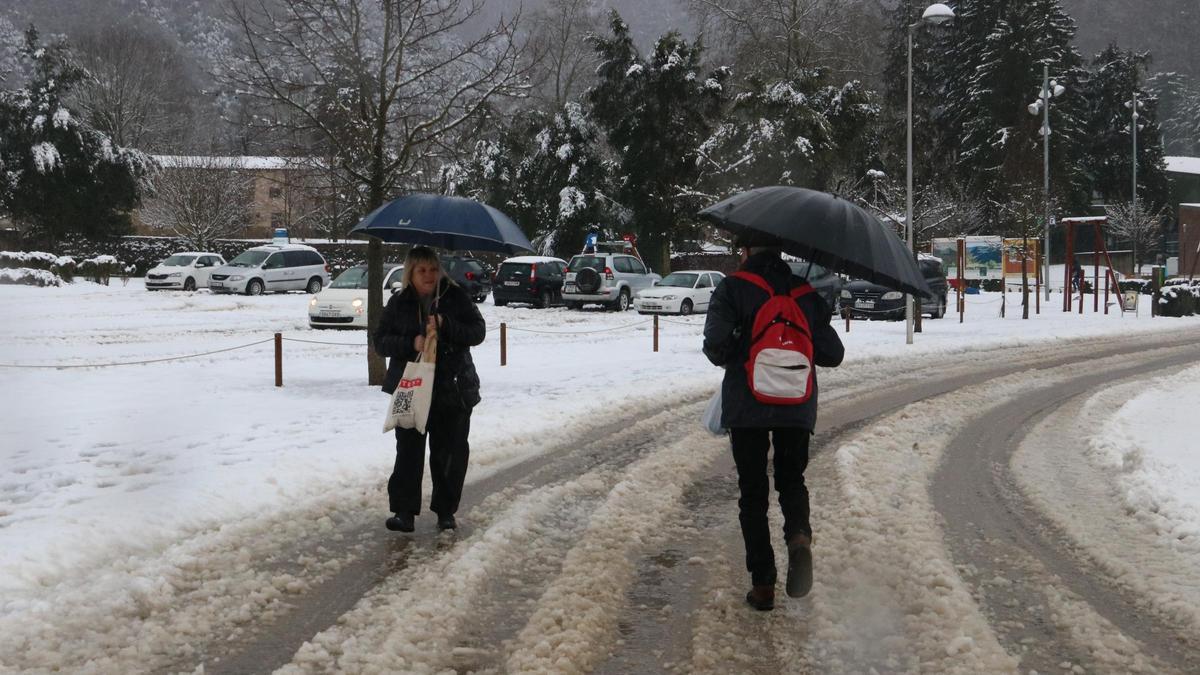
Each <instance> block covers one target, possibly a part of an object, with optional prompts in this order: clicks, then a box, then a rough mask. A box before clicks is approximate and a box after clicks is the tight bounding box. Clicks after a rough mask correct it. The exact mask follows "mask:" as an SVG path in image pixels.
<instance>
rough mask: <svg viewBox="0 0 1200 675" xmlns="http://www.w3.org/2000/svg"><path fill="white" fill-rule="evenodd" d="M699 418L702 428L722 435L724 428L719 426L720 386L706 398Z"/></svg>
mask: <svg viewBox="0 0 1200 675" xmlns="http://www.w3.org/2000/svg"><path fill="white" fill-rule="evenodd" d="M700 420H701V421H702V422H703V423H704V428H705V429H708V431H709V432H710V433H712V434H715V435H717V436H723V435H724V434H725V431H726V430H725V429H724V428H723V427H722V426H721V388H720V387H717V391H716V393H715V394H713V395H712V398H710V399H708V406H707V407H705V408H704V415H702V416H701V418H700Z"/></svg>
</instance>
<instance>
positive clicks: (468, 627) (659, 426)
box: [208, 336, 1178, 672]
mask: <svg viewBox="0 0 1200 675" xmlns="http://www.w3.org/2000/svg"><path fill="white" fill-rule="evenodd" d="M1141 339H1142V340H1143V341H1144V340H1145V337H1144V336H1143V337H1142V338H1141ZM1176 339H1178V338H1176ZM1115 342H1118V343H1119V344H1113V345H1112V346H1107V347H1106V346H1101V347H1100V348H1098V350H1097V351H1103V350H1105V349H1108V350H1110V351H1112V352H1114V353H1115V352H1117V351H1120V350H1121V349H1126V348H1127V346H1126V345H1127V344H1134V343H1135V341H1134V340H1133V339H1130V340H1127V341H1115ZM1079 351H1080V350H1079V349H1078V347H1070V346H1062V347H1060V348H1056V349H1043V350H1042V353H1038V354H1035V355H1032V356H1027V357H1026V358H1018V359H1015V360H1013V361H1011V362H1008V363H1007V364H1006V365H1003V366H994V367H991V368H984V369H979V368H978V365H977V356H975V355H971V354H963V355H954V356H952V357H949V361H950V363H951V365H952V366H955V367H957V368H958V369H959V370H960V371H961V372H960V374H955V375H949V376H945V375H943V376H941V377H938V378H934V379H932V380H927V381H920V380H912V379H907V380H904V384H903V385H902V386H900V387H896V388H891V389H889V390H888V391H885V392H883V393H879V392H878V391H876V390H874V389H873V388H871V387H862V388H861V389H860V388H853V389H860V390H859V391H853V393H851V394H848V395H845V396H842V397H838V398H832V397H831V401H830V402H829V403H826V404H823V412H822V418H823V423H829V422H830V421H831V420H832V422H833V424H832V426H834V427H835V429H834V430H833V433H834V435H836V434H837V433H841V432H844V431H846V430H850V429H852V428H855V427H857V426H859V425H861V424H863V423H864V422H866V421H867V420H870V419H872V418H874V417H877V416H879V415H881V414H883V413H885V412H887V411H890V410H894V409H896V408H898V407H902V406H903V405H906V404H907V403H911V402H913V401H917V400H922V399H923V398H929V397H931V396H935V395H938V394H942V393H946V392H948V391H952V390H954V389H955V388H958V387H962V386H966V385H968V384H976V383H978V382H980V381H981V380H985V379H987V378H990V377H997V376H1000V375H1003V374H1007V373H1011V372H1015V371H1018V370H1021V369H1023V368H1029V367H1034V366H1036V365H1037V364H1039V363H1040V364H1043V367H1044V366H1045V365H1049V364H1053V365H1061V364H1063V363H1067V362H1071V361H1073V360H1079V361H1082V360H1085V359H1087V358H1094V357H1095V356H1094V354H1095V352H1093V354H1092V355H1090V356H1080V355H1079ZM1017 354H1018V355H1020V352H1019V351H1018V352H1017ZM993 362H994V361H993ZM948 372H955V369H954V368H950V369H949V371H948ZM863 392H866V393H863ZM700 407H701V404H700V403H699V402H694V403H687V404H685V405H683V406H681V407H680V408H679V409H675V410H669V411H661V408H660V409H655V410H651V411H650V412H649V413H647V414H646V415H643V416H641V417H640V418H638V419H637V420H636V421H634V422H633V423H631V424H626V425H624V426H617V425H616V424H614V425H613V426H612V427H609V428H607V429H605V430H604V431H602V432H598V431H597V428H596V427H595V426H593V427H592V428H591V429H587V430H582V431H581V434H580V435H581V436H583V437H584V438H586V439H587V440H585V441H584V442H582V443H580V444H577V445H572V444H563V445H562V446H561V447H559V448H557V449H555V450H552V451H551V452H549V453H547V454H545V455H541V456H539V457H536V458H534V459H532V460H528V461H526V462H524V463H522V464H520V465H517V466H514V467H511V468H509V469H507V470H504V471H500V472H498V473H497V474H496V475H494V476H492V477H490V478H488V479H485V480H481V481H479V482H477V483H474V484H472V485H471V486H470V487H469V488H468V491H467V492H468V502H467V503H464V510H466V507H469V506H470V502H471V501H474V506H475V507H476V508H472V509H471V510H470V511H468V512H467V513H468V518H467V519H466V520H467V522H466V524H465V526H464V527H463V528H462V529H461V530H460V531H459V533H458V535H457V539H458V540H461V539H463V538H464V537H470V536H472V535H473V534H475V533H476V532H477V531H482V530H486V528H487V527H488V526H489V519H490V515H489V514H490V513H491V512H492V511H495V510H496V509H498V508H500V507H502V506H503V505H504V504H506V503H509V502H511V501H512V500H513V499H516V498H517V497H518V496H519V495H520V494H522V493H523V492H525V491H530V490H536V489H539V488H540V487H545V486H547V485H553V484H556V483H557V482H561V481H563V480H569V479H571V478H574V477H577V476H579V475H581V473H586V472H592V471H597V470H601V471H602V470H604V469H603V467H608V468H614V467H620V466H624V465H627V464H629V463H630V462H633V461H637V460H638V459H639V458H641V457H644V456H646V455H648V454H650V453H655V452H657V451H656V449H655V446H656V444H658V443H659V442H660V439H661V438H683V437H688V436H689V434H690V432H692V431H693V429H694V428H695V427H696V426H697V425H696V424H695V421H694V418H696V417H698V415H699V410H700ZM693 408H694V410H692V409H693ZM839 410H845V411H846V412H845V413H839V412H837V411H839ZM688 411H691V412H688ZM692 412H694V414H691V413H692ZM680 413H684V414H683V415H681V414H680ZM842 414H844V415H845V416H844V417H842V416H841V415H842ZM672 420H675V421H677V422H678V423H673V422H672ZM680 420H682V421H680ZM613 421H614V422H616V420H615V419H614V420H613ZM826 433H828V432H826ZM588 437H590V438H588ZM692 437H693V438H694V439H696V442H700V439H702V438H703V437H702V436H700V437H697V436H692ZM721 442H722V443H727V441H724V440H722V441H721ZM826 445H828V440H825V441H821V440H818V441H817V442H815V443H814V447H815V448H817V449H818V450H817V452H816V453H814V459H817V458H818V457H819V455H820V448H821V447H823V446H826ZM723 463H725V464H724V465H723ZM820 465H821V461H820V460H818V461H817V462H816V464H815V465H814V467H813V469H810V473H813V475H816V473H817V472H819V471H820V470H821V467H820ZM733 475H734V474H733V472H732V463H731V461H728V458H727V457H725V458H722V459H718V461H717V462H715V463H714V464H713V467H712V468H711V469H710V470H708V471H707V472H705V475H701V476H699V477H697V482H696V483H694V484H688V485H687V487H686V488H685V489H684V491H683V493H682V494H683V495H684V496H683V497H682V498H681V501H680V503H681V504H683V505H684V506H685V510H684V511H683V512H681V513H682V515H679V516H678V518H679V522H680V523H682V524H683V525H685V526H686V527H683V529H678V530H677V529H674V528H673V527H671V526H672V525H673V523H672V522H671V517H668V518H666V519H665V520H664V521H663V524H664V527H665V528H666V529H663V530H661V531H660V530H655V529H653V528H652V531H650V532H649V533H648V534H647V535H646V537H647V538H646V539H645V540H644V542H643V545H642V546H641V548H638V547H634V548H628V549H627V550H626V554H627V555H629V556H632V557H633V563H632V569H633V571H632V572H631V573H630V577H631V579H632V581H631V583H630V585H629V586H628V589H627V596H626V598H625V599H624V601H623V604H622V603H618V604H617V605H612V604H611V603H610V604H609V606H607V607H606V608H605V610H604V611H606V612H609V613H612V614H613V615H614V616H617V617H618V618H617V619H615V621H614V624H613V625H614V626H615V628H614V635H616V636H617V637H616V639H617V640H621V642H619V643H617V642H614V643H613V644H612V645H609V650H608V652H610V653H612V654H617V655H618V658H617V659H616V660H614V661H613V662H612V665H611V666H609V665H606V664H604V662H603V659H604V657H605V654H600V655H598V656H596V657H594V658H593V659H592V660H593V661H598V662H600V667H601V669H605V668H611V670H609V672H619V671H620V670H621V668H619V666H620V665H621V664H622V663H633V664H635V665H636V664H649V663H653V664H655V666H656V667H660V668H668V667H669V668H679V669H702V668H700V667H701V666H703V665H704V663H703V661H704V658H702V657H698V656H697V654H699V653H700V648H701V647H702V646H705V645H706V644H712V642H711V640H709V641H707V642H706V641H705V636H704V633H703V631H702V630H700V629H699V628H698V627H697V626H698V625H699V621H697V620H696V619H695V618H692V617H695V616H699V617H704V616H708V615H720V616H724V617H726V618H728V619H733V620H735V621H741V619H742V618H743V616H744V612H743V611H742V610H743V609H744V601H743V600H742V598H741V595H742V594H744V588H743V586H744V585H745V583H746V582H745V580H744V578H743V577H744V576H745V573H744V571H742V565H741V555H742V553H741V547H740V533H739V532H738V530H737V526H736V488H734V491H733V493H732V498H730V493H729V491H728V489H726V490H725V492H724V493H722V494H723V496H722V497H721V498H717V499H714V500H712V504H710V507H711V509H712V510H713V511H714V513H713V514H712V516H711V517H709V516H702V515H701V514H703V512H704V511H705V509H701V513H700V514H691V515H690V516H689V514H688V513H687V511H688V510H690V507H691V505H689V501H688V500H689V499H691V498H692V497H689V495H693V494H696V495H703V494H704V490H703V489H702V488H700V487H699V486H703V485H706V484H708V483H706V481H708V480H709V478H711V477H712V476H718V477H720V480H724V481H731V480H733V478H732V477H733ZM716 484H718V485H720V484H722V483H720V482H718V483H716ZM723 484H724V485H725V486H726V488H728V486H729V485H730V483H728V482H726V483H723ZM693 490H696V492H693ZM489 493H492V494H490V495H489ZM475 495H489V496H486V497H483V498H480V497H476V496H475ZM705 518H709V519H708V520H705ZM773 519H774V520H773V522H778V513H777V512H776V513H775V514H774V515H773ZM370 520H371V522H370V523H366V521H365V520H364V521H363V523H364V524H363V525H362V526H361V528H359V529H357V530H355V531H353V532H350V533H345V532H343V533H342V534H343V535H346V536H348V538H349V539H350V540H352V541H362V542H366V543H364V544H363V546H364V551H363V553H362V555H361V556H359V557H358V559H357V560H356V561H354V562H352V563H351V564H350V565H347V566H346V567H344V568H343V570H342V571H341V572H340V573H339V574H337V575H335V577H334V578H333V579H332V580H330V581H329V582H326V583H323V584H320V585H319V587H318V588H317V589H315V590H314V591H313V592H310V593H307V594H305V595H304V597H302V598H300V599H299V601H298V602H297V603H296V610H295V611H293V612H291V613H289V614H288V616H285V617H284V618H283V619H282V620H281V621H279V622H277V623H276V625H274V626H271V627H270V628H269V630H264V631H262V632H261V633H260V634H259V636H258V637H257V638H255V639H251V640H248V641H244V642H242V643H240V644H239V645H238V648H237V649H235V650H233V653H232V654H229V655H228V658H223V659H222V660H221V661H219V662H213V663H211V664H210V665H209V668H208V670H210V671H212V672H252V671H253V672H257V671H261V670H264V669H271V668H274V667H276V666H278V665H283V664H284V663H287V662H288V661H289V660H290V659H291V658H292V657H293V655H295V654H296V650H297V648H298V647H299V646H300V645H301V644H303V643H304V642H305V641H306V640H308V639H309V638H310V637H312V636H313V635H314V634H317V633H319V632H320V631H321V630H323V629H324V628H326V627H328V626H331V625H333V624H334V622H335V621H337V619H338V617H340V616H341V615H342V614H343V613H345V612H346V611H347V610H348V609H349V608H350V607H352V606H353V605H354V604H355V602H357V601H358V600H359V599H360V598H361V597H363V596H364V595H365V594H367V593H368V592H369V591H370V590H371V589H372V588H375V587H377V586H379V585H380V584H381V583H382V581H383V580H384V579H386V578H388V577H389V575H391V576H395V575H397V574H401V575H404V574H409V575H410V576H411V573H413V566H414V565H417V566H427V565H429V564H430V563H429V561H428V560H427V557H428V556H430V555H432V556H433V557H437V555H438V554H439V553H440V554H442V555H444V554H445V553H446V551H445V549H446V548H447V547H448V546H449V545H451V543H452V542H453V541H454V539H451V540H450V543H447V542H446V541H445V538H444V537H432V536H425V535H423V534H420V533H419V534H418V536H416V537H413V538H412V540H411V543H405V544H402V545H397V544H396V541H397V540H395V539H391V538H388V539H383V538H381V537H380V536H379V532H378V530H379V527H378V523H374V519H373V518H372V519H370ZM472 523H474V526H472ZM706 523H707V525H706ZM713 523H724V525H723V526H720V529H719V530H718V531H715V532H714V531H713V530H711V529H708V528H709V527H710V526H711V524H713ZM561 524H562V526H563V527H564V528H565V529H566V531H565V532H563V535H564V536H563V537H562V538H561V539H558V540H555V542H554V545H553V546H552V548H556V549H560V550H561V549H563V547H565V546H568V545H569V543H570V542H571V540H572V539H573V538H574V539H578V537H579V536H581V535H579V533H578V528H579V527H580V526H581V523H580V522H579V521H571V520H570V519H567V520H563V521H562V523H561ZM431 539H432V540H433V543H430V540H431ZM713 539H717V540H719V541H720V542H721V546H722V548H719V549H718V551H717V553H716V554H715V555H714V554H713V548H714V547H713ZM401 541H407V540H401ZM324 543H326V544H327V543H328V542H324ZM314 548H316V546H315V545H314ZM572 550H573V549H572ZM698 551H699V552H702V553H701V554H700V555H696V552H698ZM567 554H568V555H569V554H570V550H568V551H567ZM818 565H819V563H818ZM781 569H782V568H781ZM533 570H534V568H533V567H532V566H531V570H530V572H529V573H528V574H517V575H515V576H514V575H509V576H505V577H504V580H503V581H502V582H497V583H496V584H495V585H491V584H489V585H487V586H485V587H484V588H485V591H484V594H485V595H489V596H490V595H491V594H493V593H498V594H499V595H498V596H497V597H495V598H488V599H485V600H482V601H481V603H482V604H481V605H480V607H481V610H480V612H479V614H478V615H477V616H475V617H471V618H470V619H469V620H468V621H467V623H466V624H465V626H464V627H463V633H462V636H461V637H460V638H459V639H458V641H457V644H456V647H455V650H456V651H455V653H456V656H455V662H454V667H456V669H462V670H470V669H478V670H483V671H487V670H489V669H490V670H502V669H503V667H502V666H500V662H501V661H502V660H503V659H505V658H512V657H513V654H519V653H520V649H519V648H517V647H515V646H514V645H515V644H516V643H515V642H514V639H515V638H516V637H518V636H519V634H520V633H521V632H522V628H521V627H520V626H519V624H521V620H522V619H521V617H530V616H534V615H536V613H537V611H538V610H537V608H536V607H531V606H530V605H531V601H533V602H534V604H536V602H537V601H535V600H534V597H533V596H534V595H536V594H537V590H538V589H543V588H547V587H553V586H554V584H555V583H556V582H555V579H556V578H557V575H558V574H559V573H560V571H561V570H559V571H555V570H556V568H555V567H554V564H553V563H550V562H546V561H543V562H542V563H540V567H537V568H536V573H535V572H534V571H533ZM739 580H740V581H739ZM506 589H507V590H506ZM664 589H666V590H664ZM676 589H678V590H676ZM539 597H540V596H539ZM643 605H644V606H645V609H646V610H648V611H631V610H637V609H640V608H641V606H643ZM693 607H698V608H699V609H697V610H695V611H691V610H690V608H693ZM735 611H736V612H738V614H737V615H736V616H733V617H731V616H730V615H731V614H732V613H734V612H735ZM798 611H802V610H797V612H798ZM797 612H793V611H786V612H780V610H779V609H777V610H776V612H774V613H773V616H772V617H771V618H769V619H766V622H767V623H770V624H774V623H779V622H781V621H790V623H789V624H788V625H789V627H790V628H795V629H796V630H795V631H790V632H791V633H792V634H794V635H803V634H804V632H805V630H804V629H805V627H806V624H805V623H803V622H799V623H797V622H798V621H800V615H799V614H798V613H797ZM785 615H790V616H789V617H788V618H786V619H785V618H784V617H785ZM662 616H669V617H670V618H668V619H663V618H661V617H662ZM485 617H492V618H493V619H498V618H503V620H488V619H485ZM630 617H632V618H630ZM645 617H657V618H654V619H653V622H654V625H653V626H651V625H650V624H649V623H647V621H644V620H643V618H645ZM750 634H751V635H756V634H757V633H756V632H754V631H751V633H750ZM710 637H711V636H710ZM664 639H665V643H664ZM774 639H775V640H776V642H777V643H778V642H779V640H780V639H782V638H780V637H779V636H778V635H776V637H775V638H774ZM656 645H657V646H656ZM745 646H746V644H745V642H744V640H743V641H742V643H741V644H739V645H738V647H739V648H742V649H744V648H745ZM777 646H780V647H782V648H786V649H785V650H784V651H785V652H787V653H786V659H785V660H786V661H787V665H788V667H789V668H792V669H795V668H797V667H798V664H800V663H803V662H806V657H805V658H800V659H797V658H796V657H795V654H796V653H797V649H795V648H794V645H793V644H792V643H791V642H790V641H785V642H784V643H782V644H777ZM514 650H515V651H514ZM645 650H649V651H648V653H649V654H650V657H646V656H644V655H641V656H630V654H639V653H642V652H643V651H645ZM656 651H657V652H659V653H654V652H656ZM766 653H767V654H771V656H770V657H769V658H765V659H764V660H763V662H762V670H763V671H764V672H766V671H770V672H778V670H779V669H778V667H775V668H774V670H771V668H772V667H774V666H773V664H774V663H775V661H776V660H777V659H776V657H775V656H774V655H773V652H771V651H770V650H768V651H767V652H766ZM799 653H801V654H803V649H799ZM685 663H686V664H689V665H687V666H686V667H685V666H684V665H683V664H685ZM271 664H275V665H271ZM799 667H802V668H803V667H806V666H799ZM758 669H759V668H758V667H757V666H756V667H753V668H752V670H758ZM786 669H787V668H785V670H786Z"/></svg>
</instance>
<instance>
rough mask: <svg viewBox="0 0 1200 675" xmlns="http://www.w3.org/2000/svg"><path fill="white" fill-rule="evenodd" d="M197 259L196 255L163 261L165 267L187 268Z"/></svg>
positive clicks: (180, 256) (174, 257)
mask: <svg viewBox="0 0 1200 675" xmlns="http://www.w3.org/2000/svg"><path fill="white" fill-rule="evenodd" d="M195 259H196V256H194V255H173V256H171V257H170V258H167V259H166V260H164V261H162V266H163V267H186V266H188V265H191V264H192V261H193V260H195Z"/></svg>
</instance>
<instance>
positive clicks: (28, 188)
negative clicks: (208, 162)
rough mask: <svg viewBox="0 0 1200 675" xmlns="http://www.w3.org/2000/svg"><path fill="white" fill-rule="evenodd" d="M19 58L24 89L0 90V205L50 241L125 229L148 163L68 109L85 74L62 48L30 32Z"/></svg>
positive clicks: (113, 232) (108, 233) (138, 153)
mask: <svg viewBox="0 0 1200 675" xmlns="http://www.w3.org/2000/svg"><path fill="white" fill-rule="evenodd" d="M20 55H21V59H22V61H23V63H22V67H23V70H24V71H25V72H28V73H29V78H28V81H27V82H26V85H25V86H24V87H23V88H21V89H15V90H9V91H3V92H0V176H2V177H3V180H0V205H2V206H3V209H4V210H5V211H6V212H7V213H8V214H9V215H10V217H12V218H13V220H15V221H17V222H19V223H23V224H26V225H29V226H31V227H32V228H33V230H34V232H35V233H36V234H38V235H40V236H43V237H45V238H46V239H47V240H48V242H50V243H54V242H56V241H58V240H59V239H61V238H62V236H63V235H65V234H67V233H68V232H76V233H81V234H84V235H91V236H110V235H118V234H123V233H126V232H128V231H129V230H130V229H131V222H130V211H131V210H132V209H133V208H135V207H136V206H137V205H138V204H139V201H140V187H141V180H140V179H141V177H142V176H143V175H145V173H146V169H147V168H148V166H149V159H148V158H147V157H146V156H145V155H143V154H141V153H140V152H137V151H133V150H126V149H124V148H120V147H117V146H115V145H113V143H112V142H111V141H110V140H109V138H108V137H107V136H105V135H104V134H102V133H100V132H98V131H96V130H95V129H93V128H91V127H90V126H88V125H87V124H85V123H84V122H83V121H82V119H81V118H79V117H78V116H77V115H75V114H74V113H73V112H72V111H71V109H70V108H69V107H68V105H67V103H66V100H65V98H66V96H67V94H68V93H69V91H70V89H71V87H72V86H73V85H75V84H77V83H78V82H79V81H80V79H81V78H82V77H84V76H85V73H84V72H83V71H81V70H80V69H79V68H77V67H75V66H74V65H72V63H71V60H70V58H69V54H68V51H67V47H66V45H65V43H62V42H58V43H55V44H53V45H48V46H43V45H42V44H41V43H40V41H39V39H38V34H37V31H36V30H34V29H33V28H30V29H29V30H28V31H27V32H26V34H25V44H24V46H23V47H22V49H21V52H20Z"/></svg>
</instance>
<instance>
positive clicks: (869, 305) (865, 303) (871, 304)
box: [854, 300, 875, 309]
mask: <svg viewBox="0 0 1200 675" xmlns="http://www.w3.org/2000/svg"><path fill="white" fill-rule="evenodd" d="M854 306H855V307H859V308H861V309H874V308H875V301H874V300H855V301H854Z"/></svg>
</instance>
